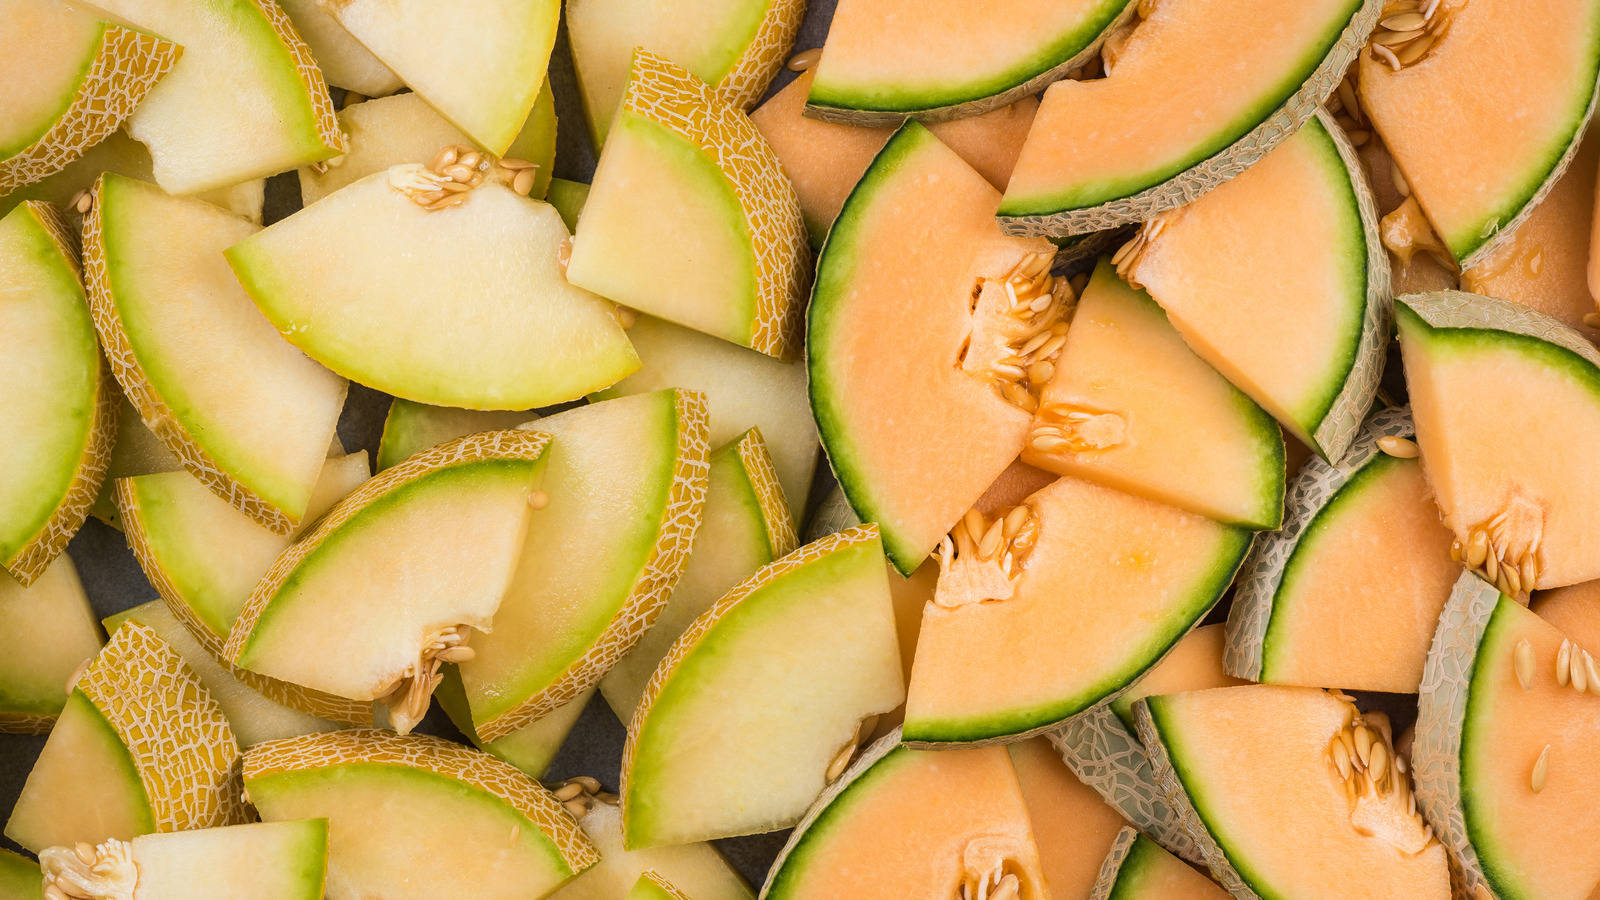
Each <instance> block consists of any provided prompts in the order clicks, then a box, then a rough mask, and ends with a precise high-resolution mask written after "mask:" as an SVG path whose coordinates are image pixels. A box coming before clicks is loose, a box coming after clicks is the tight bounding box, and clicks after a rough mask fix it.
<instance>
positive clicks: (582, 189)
mask: <svg viewBox="0 0 1600 900" xmlns="http://www.w3.org/2000/svg"><path fill="white" fill-rule="evenodd" d="M544 199H545V202H546V203H549V204H550V205H551V206H554V207H555V208H556V212H558V213H560V214H561V221H562V222H564V223H565V224H566V226H567V230H568V231H577V230H578V219H579V218H580V217H582V215H583V205H584V204H585V203H587V202H588V201H589V186H588V185H587V184H584V183H583V182H581V181H568V180H567V179H565V178H552V179H550V184H549V185H548V186H547V187H546V189H545V195H544Z"/></svg>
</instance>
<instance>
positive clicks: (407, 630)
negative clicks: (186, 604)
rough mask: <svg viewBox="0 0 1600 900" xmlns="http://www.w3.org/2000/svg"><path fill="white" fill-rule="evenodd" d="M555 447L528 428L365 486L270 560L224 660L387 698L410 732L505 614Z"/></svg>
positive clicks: (331, 689) (436, 453)
mask: <svg viewBox="0 0 1600 900" xmlns="http://www.w3.org/2000/svg"><path fill="white" fill-rule="evenodd" d="M549 440H550V439H549V436H548V435H545V434H541V433H538V432H531V431H490V432H485V433H483V434H477V435H472V436H469V437H464V438H459V439H457V440H455V441H451V442H448V443H445V444H441V445H440V446H438V447H435V448H433V449H432V450H429V451H427V452H425V453H419V454H417V455H416V456H413V457H411V458H410V459H408V460H407V461H406V462H404V463H402V464H400V465H398V466H395V467H394V468H392V469H388V470H385V471H384V472H383V473H382V474H381V475H379V476H377V477H376V478H373V479H372V480H370V481H368V482H366V483H365V484H363V485H362V486H361V487H360V488H358V489H356V491H355V492H354V493H352V494H350V495H349V496H347V497H345V498H344V499H343V500H340V501H339V502H338V503H336V504H335V505H334V506H333V508H332V509H330V510H329V511H328V514H327V515H326V516H325V517H323V519H322V520H321V521H320V522H318V523H317V525H316V527H315V528H313V529H312V530H311V532H310V533H309V534H307V535H306V536H305V537H304V538H302V539H301V540H300V541H299V542H298V543H296V544H294V545H292V546H291V547H289V548H288V549H287V550H285V551H284V552H283V553H282V554H280V555H279V556H278V558H277V560H276V561H274V562H273V563H272V567H271V568H270V569H269V570H268V571H267V573H266V574H265V575H263V576H262V578H261V581H260V582H259V583H257V584H256V586H255V589H254V590H253V591H252V593H251V594H250V598H249V600H247V601H246V602H245V605H244V608H243V609H242V610H241V611H240V613H239V615H238V617H237V618H236V619H235V620H234V623H233V629H232V631H230V632H229V634H228V641H227V643H226V644H225V645H224V647H223V658H224V659H225V660H227V661H228V662H230V663H232V664H234V665H237V666H240V667H242V668H246V669H250V670H251V671H254V672H258V673H260V674H262V675H266V676H269V677H271V678H276V679H279V680H281V681H289V682H293V683H295V684H299V685H303V686H305V687H308V688H312V689H314V690H318V691H323V692H325V693H329V694H334V695H336V696H340V697H348V698H350V699H352V700H361V701H372V700H382V701H383V702H384V705H386V706H388V707H389V713H390V719H391V721H392V722H393V724H394V725H395V728H396V730H398V731H401V732H404V731H407V730H409V729H410V727H411V726H412V725H415V724H416V723H417V722H418V721H419V720H421V718H422V715H423V713H425V712H426V711H427V708H428V698H429V697H430V696H431V695H432V693H433V689H434V687H436V686H437V685H438V683H439V668H440V666H441V665H443V664H444V663H445V662H455V661H459V660H461V659H462V658H464V657H469V656H470V655H471V653H472V650H471V649H470V648H468V649H462V648H463V647H465V646H466V645H467V642H468V640H469V639H470V638H471V637H472V636H473V635H472V631H473V629H478V630H482V631H487V630H488V628H489V624H490V619H491V618H492V617H493V616H494V613H495V610H496V609H497V608H499V606H500V599H501V597H502V596H503V595H504V594H505V592H506V588H507V586H508V585H509V584H510V582H511V575H512V572H513V571H514V570H515V567H516V564H517V553H518V550H519V549H520V548H521V546H522V540H523V536H524V533H525V531H526V529H527V527H528V518H529V514H530V512H531V509H530V507H531V504H532V503H534V502H537V500H538V498H537V497H536V496H534V491H535V490H536V489H537V487H538V484H539V479H540V476H541V475H542V474H543V471H544V468H545V464H546V462H547V460H546V457H545V450H546V445H547V444H548V442H549ZM312 632H314V634H313V633H312ZM351 634H360V635H361V636H362V637H361V640H359V641H352V640H350V637H349V636H350V635H351Z"/></svg>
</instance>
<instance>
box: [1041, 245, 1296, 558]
mask: <svg viewBox="0 0 1600 900" xmlns="http://www.w3.org/2000/svg"><path fill="white" fill-rule="evenodd" d="M1022 460H1023V462H1026V463H1028V464H1030V465H1034V466H1038V467H1039V468H1041V469H1047V470H1049V471H1051V472H1058V473H1060V474H1063V475H1075V476H1078V477H1080V478H1088V479H1091V480H1093V481H1097V482H1100V483H1102V484H1106V485H1109V486H1111V487H1114V488H1117V489H1118V490H1124V491H1130V492H1132V493H1136V494H1140V495H1143V496H1147V497H1150V498H1152V499H1155V500H1159V501H1161V502H1163V503H1170V504H1172V505H1174V506H1178V507H1181V508H1183V509H1187V510H1189V511H1191V512H1196V513H1199V514H1201V515H1204V516H1209V517H1211V518H1213V519H1216V520H1218V521H1221V522H1226V523H1228V524H1233V525H1240V526H1243V527H1246V528H1252V529H1256V530H1258V531H1259V530H1269V531H1270V530H1272V529H1275V528H1277V527H1278V525H1279V524H1280V523H1281V522H1282V521H1283V489H1284V484H1283V483H1284V477H1285V468H1284V446H1283V435H1282V433H1281V432H1280V431H1279V429H1278V424H1277V423H1276V422H1274V421H1273V420H1272V417H1271V416H1269V415H1267V413H1266V412H1265V411H1264V410H1262V409H1261V407H1259V406H1257V405H1256V403H1255V401H1253V400H1251V399H1250V398H1249V397H1248V396H1246V395H1245V394H1244V392H1242V391H1240V390H1239V389H1238V388H1236V387H1234V386H1233V385H1231V384H1229V383H1228V381H1227V379H1225V378H1223V377H1222V376H1221V375H1220V374H1218V373H1217V371H1216V370H1215V369H1213V368H1211V366H1210V365H1208V364H1207V363H1206V361H1205V360H1203V359H1201V358H1200V357H1199V356H1196V355H1195V353H1194V351H1192V350H1190V349H1189V347H1188V346H1187V345H1185V344H1184V342H1183V338H1182V337H1180V336H1179V334H1178V331H1177V329H1175V328H1173V327H1172V323H1171V322H1170V321H1169V320H1168V319H1167V316H1166V314H1165V313H1164V312H1162V310H1161V307H1160V306H1157V305H1156V303H1155V301H1153V300H1151V299H1150V295H1148V294H1146V293H1144V292H1143V291H1139V290H1136V289H1134V288H1132V287H1129V286H1128V284H1127V283H1126V282H1124V281H1123V280H1122V279H1121V278H1119V277H1117V274H1116V271H1115V270H1114V269H1113V268H1112V267H1111V265H1110V264H1109V263H1107V262H1105V261H1104V260H1102V261H1101V262H1100V264H1099V266H1097V267H1096V268H1095V271H1094V276H1093V277H1092V278H1090V279H1089V284H1088V286H1086V287H1085V288H1084V289H1083V296H1082V297H1081V298H1079V301H1078V309H1077V311H1076V312H1075V313H1074V314H1073V317H1072V326H1071V330H1069V331H1068V332H1067V340H1066V346H1065V347H1064V348H1063V349H1062V350H1061V355H1060V357H1059V358H1057V359H1056V361H1055V366H1054V373H1053V375H1052V377H1051V378H1050V380H1049V381H1048V382H1047V383H1046V384H1045V385H1044V389H1043V391H1042V392H1041V394H1040V397H1039V411H1038V412H1037V413H1036V414H1035V416H1034V420H1033V430H1032V433H1031V436H1030V438H1029V443H1028V446H1027V449H1025V450H1024V451H1023V453H1022Z"/></svg>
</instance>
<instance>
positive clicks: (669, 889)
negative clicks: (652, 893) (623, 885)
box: [635, 869, 691, 900]
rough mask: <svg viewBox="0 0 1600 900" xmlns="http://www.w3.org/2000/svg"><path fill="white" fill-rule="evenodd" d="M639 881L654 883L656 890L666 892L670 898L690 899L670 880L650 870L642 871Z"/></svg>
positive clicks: (677, 899)
mask: <svg viewBox="0 0 1600 900" xmlns="http://www.w3.org/2000/svg"><path fill="white" fill-rule="evenodd" d="M639 881H640V882H648V883H649V884H651V885H654V886H655V888H656V889H657V890H659V891H661V892H662V893H663V894H666V895H667V896H668V897H671V898H672V900H691V898H690V897H689V895H688V894H685V893H684V892H683V891H680V890H678V889H677V888H675V887H673V886H672V882H670V881H668V880H666V879H665V878H662V877H661V876H660V875H659V874H657V873H656V872H654V871H652V870H649V869H646V870H645V871H644V872H643V873H641V874H640V875H639ZM635 884H638V882H635Z"/></svg>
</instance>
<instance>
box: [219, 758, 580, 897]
mask: <svg viewBox="0 0 1600 900" xmlns="http://www.w3.org/2000/svg"><path fill="white" fill-rule="evenodd" d="M244 787H245V791H246V792H247V793H248V795H249V797H250V802H251V803H253V804H254V805H255V807H256V809H257V810H259V811H260V812H261V817H262V818H263V819H264V820H266V821H269V822H275V821H282V820H285V819H301V818H311V817H318V818H326V819H327V820H328V896H330V897H429V896H435V897H475V898H482V900H514V898H524V897H543V896H546V895H548V894H549V893H550V892H552V891H554V890H555V888H556V887H557V886H558V885H560V884H562V883H563V882H565V881H567V880H568V879H570V878H571V877H572V876H573V875H574V874H576V873H578V872H581V871H583V870H584V869H585V868H588V867H589V866H591V865H593V864H594V863H595V861H596V860H597V859H598V854H596V852H595V848H594V845H593V844H591V843H590V842H589V840H588V839H587V838H585V837H584V836H583V832H582V831H580V830H579V829H578V825H577V823H576V822H574V821H573V820H572V817H571V816H569V815H568V814H567V813H566V811H565V810H563V809H562V808H561V804H560V803H559V802H558V801H557V800H556V799H555V797H554V796H552V795H551V794H550V792H549V791H546V790H545V789H544V788H542V787H540V786H539V784H538V782H536V781H534V780H533V779H531V778H529V777H528V776H526V775H524V774H522V773H521V772H518V771H517V770H516V769H514V768H512V767H511V766H508V765H506V764H505V763H503V762H500V761H499V760H497V759H495V758H494V757H492V756H489V755H488V754H485V753H479V752H478V751H476V750H472V749H469V748H467V747H462V746H461V745H459V744H452V743H450V742H448V741H442V740H440V739H438V738H433V737H426V736H423V735H415V734H413V735H396V734H394V733H393V732H388V731H371V730H351V731H330V732H328V733H326V734H311V735H305V736H302V737H296V738H288V739H286V740H282V741H272V742H270V743H266V744H261V745H259V746H256V747H252V748H250V750H249V752H247V753H246V754H245V757H244Z"/></svg>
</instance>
